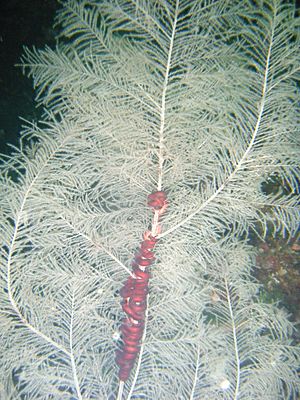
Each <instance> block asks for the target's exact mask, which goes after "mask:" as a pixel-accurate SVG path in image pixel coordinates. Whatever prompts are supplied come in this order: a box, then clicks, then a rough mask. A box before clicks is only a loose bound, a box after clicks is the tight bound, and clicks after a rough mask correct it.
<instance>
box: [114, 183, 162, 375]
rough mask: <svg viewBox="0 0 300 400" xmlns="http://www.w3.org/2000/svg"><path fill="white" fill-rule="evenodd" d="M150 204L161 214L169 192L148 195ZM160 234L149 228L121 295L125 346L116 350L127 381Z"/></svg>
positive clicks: (141, 327)
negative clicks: (156, 235)
mask: <svg viewBox="0 0 300 400" xmlns="http://www.w3.org/2000/svg"><path fill="white" fill-rule="evenodd" d="M148 206H149V207H151V208H152V209H153V211H154V212H158V214H159V216H160V215H161V214H162V213H163V212H164V211H165V209H166V206H167V196H166V193H165V192H163V191H157V192H155V193H152V194H150V195H149V196H148ZM157 240H158V239H157V238H156V237H154V236H152V235H151V232H149V231H147V232H145V234H144V240H143V241H142V242H141V245H140V248H139V250H138V252H137V253H136V255H135V258H134V260H133V262H132V267H133V273H134V278H133V277H132V276H129V277H128V278H127V280H126V281H125V283H124V285H123V287H122V289H121V290H120V295H121V297H122V299H123V300H122V302H121V305H122V309H123V311H124V312H125V314H126V315H127V317H126V318H124V319H123V321H122V325H121V327H120V330H121V335H122V340H123V347H122V349H121V350H120V349H119V350H117V351H116V362H117V364H118V366H119V378H120V380H121V381H126V380H127V379H128V378H129V375H130V372H131V370H132V368H133V365H134V363H135V360H136V357H137V356H138V353H139V351H140V347H141V340H142V337H143V333H144V320H145V312H146V308H147V295H148V292H149V287H148V285H149V279H150V272H149V271H148V269H149V267H150V266H151V264H152V263H153V262H154V259H155V257H154V252H153V249H154V247H155V244H156V243H157Z"/></svg>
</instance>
